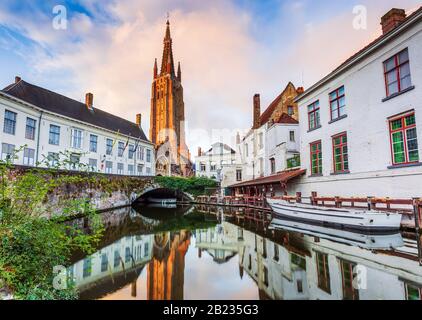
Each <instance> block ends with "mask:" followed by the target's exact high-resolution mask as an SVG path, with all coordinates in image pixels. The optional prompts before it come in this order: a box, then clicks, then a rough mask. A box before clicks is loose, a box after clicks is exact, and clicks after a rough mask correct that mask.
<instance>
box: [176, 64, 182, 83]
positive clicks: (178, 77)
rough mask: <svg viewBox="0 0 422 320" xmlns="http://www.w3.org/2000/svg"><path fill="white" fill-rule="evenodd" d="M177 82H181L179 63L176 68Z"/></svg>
mask: <svg viewBox="0 0 422 320" xmlns="http://www.w3.org/2000/svg"><path fill="white" fill-rule="evenodd" d="M177 80H179V82H182V69H181V68H180V61H179V65H178V66H177Z"/></svg>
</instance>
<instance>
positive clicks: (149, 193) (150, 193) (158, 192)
mask: <svg viewBox="0 0 422 320" xmlns="http://www.w3.org/2000/svg"><path fill="white" fill-rule="evenodd" d="M164 199H176V200H177V201H178V202H190V201H192V200H193V196H191V195H190V194H188V193H185V192H183V191H180V190H175V189H170V188H162V187H150V188H148V189H146V190H144V192H143V193H142V194H140V195H139V196H138V197H137V198H136V199H135V200H134V201H133V202H134V203H151V202H154V201H156V200H164Z"/></svg>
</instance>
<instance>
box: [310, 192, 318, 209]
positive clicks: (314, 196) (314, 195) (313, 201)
mask: <svg viewBox="0 0 422 320" xmlns="http://www.w3.org/2000/svg"><path fill="white" fill-rule="evenodd" d="M317 196H318V193H317V192H316V191H312V193H311V204H312V205H313V206H316V205H317V204H318V201H316V200H315V198H316V197H317Z"/></svg>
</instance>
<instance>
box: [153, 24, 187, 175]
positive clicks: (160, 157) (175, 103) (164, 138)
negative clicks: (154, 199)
mask: <svg viewBox="0 0 422 320" xmlns="http://www.w3.org/2000/svg"><path fill="white" fill-rule="evenodd" d="M172 42H173V40H172V38H171V34H170V22H169V21H168V20H167V27H166V34H165V37H164V50H163V56H162V60H161V70H160V72H158V64H157V59H155V63H154V69H153V74H154V80H153V83H152V91H151V123H150V140H151V141H152V142H153V143H154V144H155V146H156V149H157V157H156V159H157V174H161V175H181V176H186V175H189V171H190V167H191V162H190V155H189V150H188V148H187V145H186V141H185V104H184V101H183V87H182V71H181V66H180V62H179V63H178V66H177V73H176V72H175V63H174V58H173V47H172Z"/></svg>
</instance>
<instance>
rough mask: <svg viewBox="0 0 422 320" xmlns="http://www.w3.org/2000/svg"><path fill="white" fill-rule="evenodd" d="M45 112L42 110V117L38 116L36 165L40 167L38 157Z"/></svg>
mask: <svg viewBox="0 0 422 320" xmlns="http://www.w3.org/2000/svg"><path fill="white" fill-rule="evenodd" d="M43 114H44V111H41V113H40V117H39V118H38V137H37V156H36V159H35V165H36V166H37V167H38V159H39V153H40V136H41V119H42V116H43Z"/></svg>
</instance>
